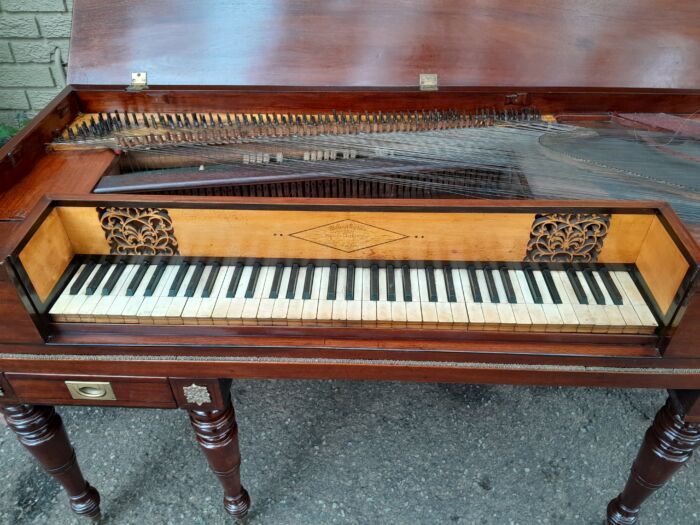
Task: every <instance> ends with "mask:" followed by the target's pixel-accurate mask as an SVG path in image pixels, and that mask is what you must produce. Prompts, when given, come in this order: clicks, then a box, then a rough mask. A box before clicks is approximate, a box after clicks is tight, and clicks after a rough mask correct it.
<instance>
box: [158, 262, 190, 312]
mask: <svg viewBox="0 0 700 525" xmlns="http://www.w3.org/2000/svg"><path fill="white" fill-rule="evenodd" d="M195 267H196V265H195V264H190V265H189V267H188V268H187V273H186V274H185V278H184V279H183V280H182V284H181V285H180V288H179V290H178V291H177V295H175V297H173V298H172V300H171V301H170V304H169V305H168V310H167V311H166V312H165V322H166V323H168V324H183V322H182V310H183V309H184V308H185V305H186V304H187V297H186V296H185V293H187V285H188V284H189V282H190V279H192V274H193V273H194V271H195Z"/></svg>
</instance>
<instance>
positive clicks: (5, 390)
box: [0, 374, 17, 404]
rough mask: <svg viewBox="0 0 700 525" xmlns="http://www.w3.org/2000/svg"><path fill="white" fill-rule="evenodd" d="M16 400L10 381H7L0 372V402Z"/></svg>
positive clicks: (13, 401)
mask: <svg viewBox="0 0 700 525" xmlns="http://www.w3.org/2000/svg"><path fill="white" fill-rule="evenodd" d="M16 402H17V399H16V397H15V393H14V392H13V390H12V387H10V383H8V382H7V379H5V375H4V374H0V403H2V404H10V403H16Z"/></svg>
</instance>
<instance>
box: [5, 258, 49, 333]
mask: <svg viewBox="0 0 700 525" xmlns="http://www.w3.org/2000/svg"><path fill="white" fill-rule="evenodd" d="M32 312H34V309H33V306H32V305H31V302H30V301H29V299H28V298H27V297H26V296H24V295H23V290H22V289H21V288H20V285H19V283H18V282H17V280H16V278H15V275H14V272H13V270H12V268H11V265H10V263H9V260H5V261H2V262H0V343H43V342H44V339H43V338H42V336H41V334H40V332H39V329H38V328H37V326H36V324H35V323H34V320H33V319H32Z"/></svg>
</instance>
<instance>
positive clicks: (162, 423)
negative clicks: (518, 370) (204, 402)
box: [0, 380, 700, 525]
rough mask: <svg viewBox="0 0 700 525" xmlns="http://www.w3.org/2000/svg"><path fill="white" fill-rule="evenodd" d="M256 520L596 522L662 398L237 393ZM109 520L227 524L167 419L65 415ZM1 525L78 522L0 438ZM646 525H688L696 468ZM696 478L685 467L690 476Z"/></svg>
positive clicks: (266, 388) (569, 392) (253, 386)
mask: <svg viewBox="0 0 700 525" xmlns="http://www.w3.org/2000/svg"><path fill="white" fill-rule="evenodd" d="M233 393H234V399H235V402H236V406H237V409H238V422H239V427H240V436H241V450H242V454H243V466H242V476H243V481H244V484H245V485H246V487H247V489H248V491H249V492H250V494H251V497H252V499H253V507H252V510H251V514H250V517H249V519H248V521H247V525H258V524H319V525H326V524H333V523H339V524H375V523H377V524H379V523H380V524H382V525H392V524H401V525H405V524H423V523H425V524H436V523H447V524H540V523H541V524H558V525H561V524H567V525H568V524H597V525H601V524H603V523H604V509H605V506H606V504H607V502H608V500H610V499H611V498H612V497H613V496H615V495H616V494H617V493H618V492H619V490H620V489H621V488H622V486H623V484H624V481H625V479H626V477H627V473H628V471H629V468H630V466H631V464H632V460H633V458H634V456H635V454H636V452H637V447H638V445H639V443H640V441H641V438H642V435H643V433H644V431H645V430H646V428H647V427H648V426H649V423H650V422H651V419H652V418H653V416H654V414H655V412H656V410H657V409H658V408H659V407H660V406H661V405H662V404H663V401H664V397H665V394H664V393H663V392H660V391H650V390H626V391H621V390H607V389H595V390H594V389H564V388H542V387H537V388H525V387H510V386H478V385H447V384H416V383H372V382H349V381H347V382H344V381H252V380H251V381H239V382H237V383H235V385H234V388H233ZM60 412H61V414H62V416H63V419H64V421H65V423H66V427H67V428H68V431H69V434H70V435H71V438H72V441H73V444H74V446H75V448H76V450H77V453H78V458H79V460H80V463H81V465H82V467H83V471H84V472H85V475H86V477H87V478H88V479H89V480H90V482H91V483H92V484H93V485H94V486H95V487H97V488H98V490H99V491H100V493H101V495H102V501H103V503H102V511H103V514H104V516H103V519H102V522H103V523H105V524H132V523H133V524H140V525H147V524H165V523H168V524H169V523H174V524H181V523H182V524H188V525H189V524H224V523H231V519H230V518H227V516H226V514H225V512H224V510H223V508H222V506H221V498H222V494H221V491H220V489H219V486H218V484H217V482H216V480H215V478H214V476H213V475H212V474H211V473H210V472H209V470H208V468H207V466H206V462H205V460H204V457H203V456H202V455H201V454H200V452H199V450H198V448H197V446H196V444H195V441H194V437H193V434H192V432H191V429H190V427H189V423H188V420H187V418H186V416H185V414H184V413H183V412H180V411H177V410H171V411H165V410H135V409H110V408H83V407H73V408H70V407H63V408H61V410H60ZM0 463H1V470H0V485H1V486H2V488H3V489H2V492H1V493H0V523H2V524H42V525H43V524H47V523H50V524H53V525H61V524H71V523H82V524H85V523H89V521H86V520H81V519H78V518H75V517H73V516H72V515H71V513H70V511H69V510H68V505H67V502H66V498H65V495H64V494H63V493H62V492H61V491H60V490H59V488H58V486H57V485H56V484H55V483H54V482H53V481H52V480H51V479H50V478H49V477H48V476H47V475H45V474H44V473H43V472H42V471H41V470H40V469H39V468H38V467H37V466H36V465H35V464H34V462H33V461H32V460H31V458H30V457H29V455H27V454H26V453H25V452H24V450H23V449H22V448H21V447H20V445H19V444H18V443H17V442H16V440H15V438H14V437H13V435H12V434H11V433H10V431H9V430H7V429H5V428H2V427H0ZM689 466H690V468H686V469H683V470H682V471H681V472H679V473H678V474H677V475H676V476H675V478H674V479H673V480H672V481H671V482H670V483H669V484H668V486H666V487H665V488H664V489H662V490H661V491H660V492H659V493H657V494H656V495H655V496H653V497H652V499H651V500H650V501H648V502H647V504H646V506H645V508H644V513H643V519H642V523H643V524H644V525H654V524H659V525H661V524H663V525H674V524H700V504H698V501H699V500H698V494H699V493H700V492H699V491H698V486H700V467H698V466H697V459H695V460H692V461H691V462H690V464H689ZM693 467H695V468H693Z"/></svg>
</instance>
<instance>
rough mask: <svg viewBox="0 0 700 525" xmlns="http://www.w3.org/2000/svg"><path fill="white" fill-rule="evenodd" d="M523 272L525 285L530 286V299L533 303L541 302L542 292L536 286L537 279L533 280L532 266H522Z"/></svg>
mask: <svg viewBox="0 0 700 525" xmlns="http://www.w3.org/2000/svg"><path fill="white" fill-rule="evenodd" d="M523 273H524V274H525V280H526V281H527V286H528V288H530V294H531V295H532V300H533V301H535V304H542V293H541V292H540V287H539V286H537V280H535V274H534V273H533V271H532V268H530V267H526V268H524V269H523Z"/></svg>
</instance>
